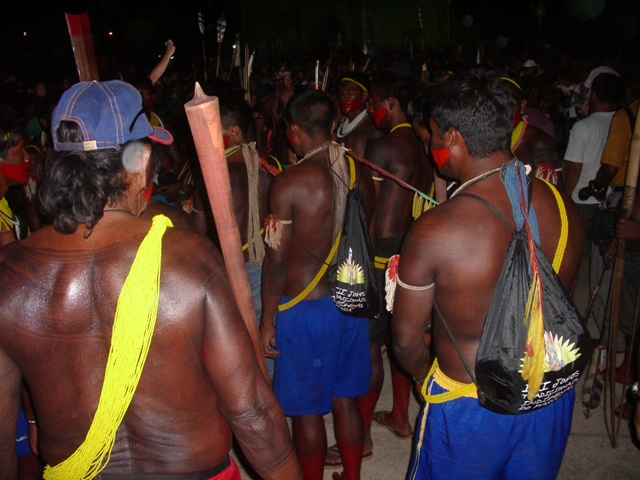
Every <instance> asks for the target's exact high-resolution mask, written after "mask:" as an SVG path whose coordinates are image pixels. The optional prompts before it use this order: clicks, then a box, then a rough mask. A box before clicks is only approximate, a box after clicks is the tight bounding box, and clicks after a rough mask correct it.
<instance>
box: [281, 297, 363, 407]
mask: <svg viewBox="0 0 640 480" xmlns="http://www.w3.org/2000/svg"><path fill="white" fill-rule="evenodd" d="M287 301H289V299H288V298H285V297H283V298H282V300H281V303H285V302H287ZM276 349H277V350H279V351H280V354H279V355H278V356H277V357H276V368H275V376H274V383H273V389H274V391H275V394H276V397H277V398H278V400H279V402H280V405H281V406H282V410H283V411H284V413H285V415H288V416H299V415H324V414H326V413H329V412H330V411H331V408H332V400H333V397H340V398H355V397H358V396H360V395H363V394H365V393H366V392H367V391H368V390H369V380H370V379H371V361H370V360H369V326H368V322H367V319H366V318H356V317H349V316H347V315H343V314H342V313H341V312H340V311H339V310H338V309H337V308H336V306H335V304H334V303H333V299H332V298H331V297H329V296H327V297H322V298H319V299H317V300H303V301H301V302H299V303H298V304H297V305H294V306H293V307H291V308H289V309H287V310H283V311H282V312H278V316H277V318H276Z"/></svg>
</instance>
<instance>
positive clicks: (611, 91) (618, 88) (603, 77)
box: [591, 73, 624, 110]
mask: <svg viewBox="0 0 640 480" xmlns="http://www.w3.org/2000/svg"><path fill="white" fill-rule="evenodd" d="M591 90H592V91H593V92H594V93H595V94H596V95H597V96H598V100H600V101H601V102H603V103H610V104H611V105H612V106H613V108H614V110H616V109H618V108H619V107H620V106H621V105H622V96H623V93H624V88H623V84H622V79H621V78H620V77H619V76H617V75H615V74H613V73H601V74H599V75H598V76H596V77H595V78H594V79H593V82H591Z"/></svg>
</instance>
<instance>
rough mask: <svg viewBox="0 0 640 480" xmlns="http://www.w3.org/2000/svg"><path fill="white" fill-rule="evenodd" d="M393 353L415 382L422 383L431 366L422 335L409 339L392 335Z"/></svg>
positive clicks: (427, 349)
mask: <svg viewBox="0 0 640 480" xmlns="http://www.w3.org/2000/svg"><path fill="white" fill-rule="evenodd" d="M393 353H394V355H395V356H396V358H397V359H398V362H399V363H400V365H401V366H402V368H404V369H405V370H406V371H407V372H408V373H409V374H410V375H411V376H412V377H413V378H415V379H416V381H417V382H419V383H422V382H423V381H424V379H425V378H426V377H427V374H428V373H429V368H430V367H431V362H430V361H429V360H430V354H429V347H428V345H427V342H426V339H425V336H424V335H417V336H414V338H413V339H412V340H411V339H402V338H397V337H394V340H393Z"/></svg>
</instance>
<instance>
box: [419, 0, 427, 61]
mask: <svg viewBox="0 0 640 480" xmlns="http://www.w3.org/2000/svg"><path fill="white" fill-rule="evenodd" d="M418 23H419V24H420V42H421V43H422V62H423V63H424V64H425V65H426V64H427V57H426V55H425V52H424V51H425V48H424V24H423V23H422V7H418Z"/></svg>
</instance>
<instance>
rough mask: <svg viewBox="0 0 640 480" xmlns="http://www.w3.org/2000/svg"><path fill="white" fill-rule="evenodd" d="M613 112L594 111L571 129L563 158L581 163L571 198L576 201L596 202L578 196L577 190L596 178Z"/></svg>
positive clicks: (595, 201)
mask: <svg viewBox="0 0 640 480" xmlns="http://www.w3.org/2000/svg"><path fill="white" fill-rule="evenodd" d="M614 113H615V112H594V113H592V114H591V115H589V116H588V117H587V118H585V119H584V120H579V121H578V122H576V124H575V125H574V126H573V128H572V129H571V133H570V134H569V144H568V145H567V151H566V152H565V154H564V159H565V160H567V161H569V162H575V163H581V164H582V171H581V172H580V179H579V180H578V184H577V185H576V188H575V189H574V190H573V193H572V194H571V198H572V199H573V201H574V202H576V203H582V204H592V203H598V200H596V199H595V198H593V197H589V199H587V200H586V201H584V202H583V201H582V200H580V199H579V198H578V192H579V191H580V190H581V189H582V188H584V187H586V186H587V185H588V184H589V182H590V181H591V180H593V179H594V178H596V174H597V173H598V170H599V169H600V158H602V151H603V150H604V145H605V143H606V142H607V137H608V136H609V125H610V124H611V118H613V115H614Z"/></svg>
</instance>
